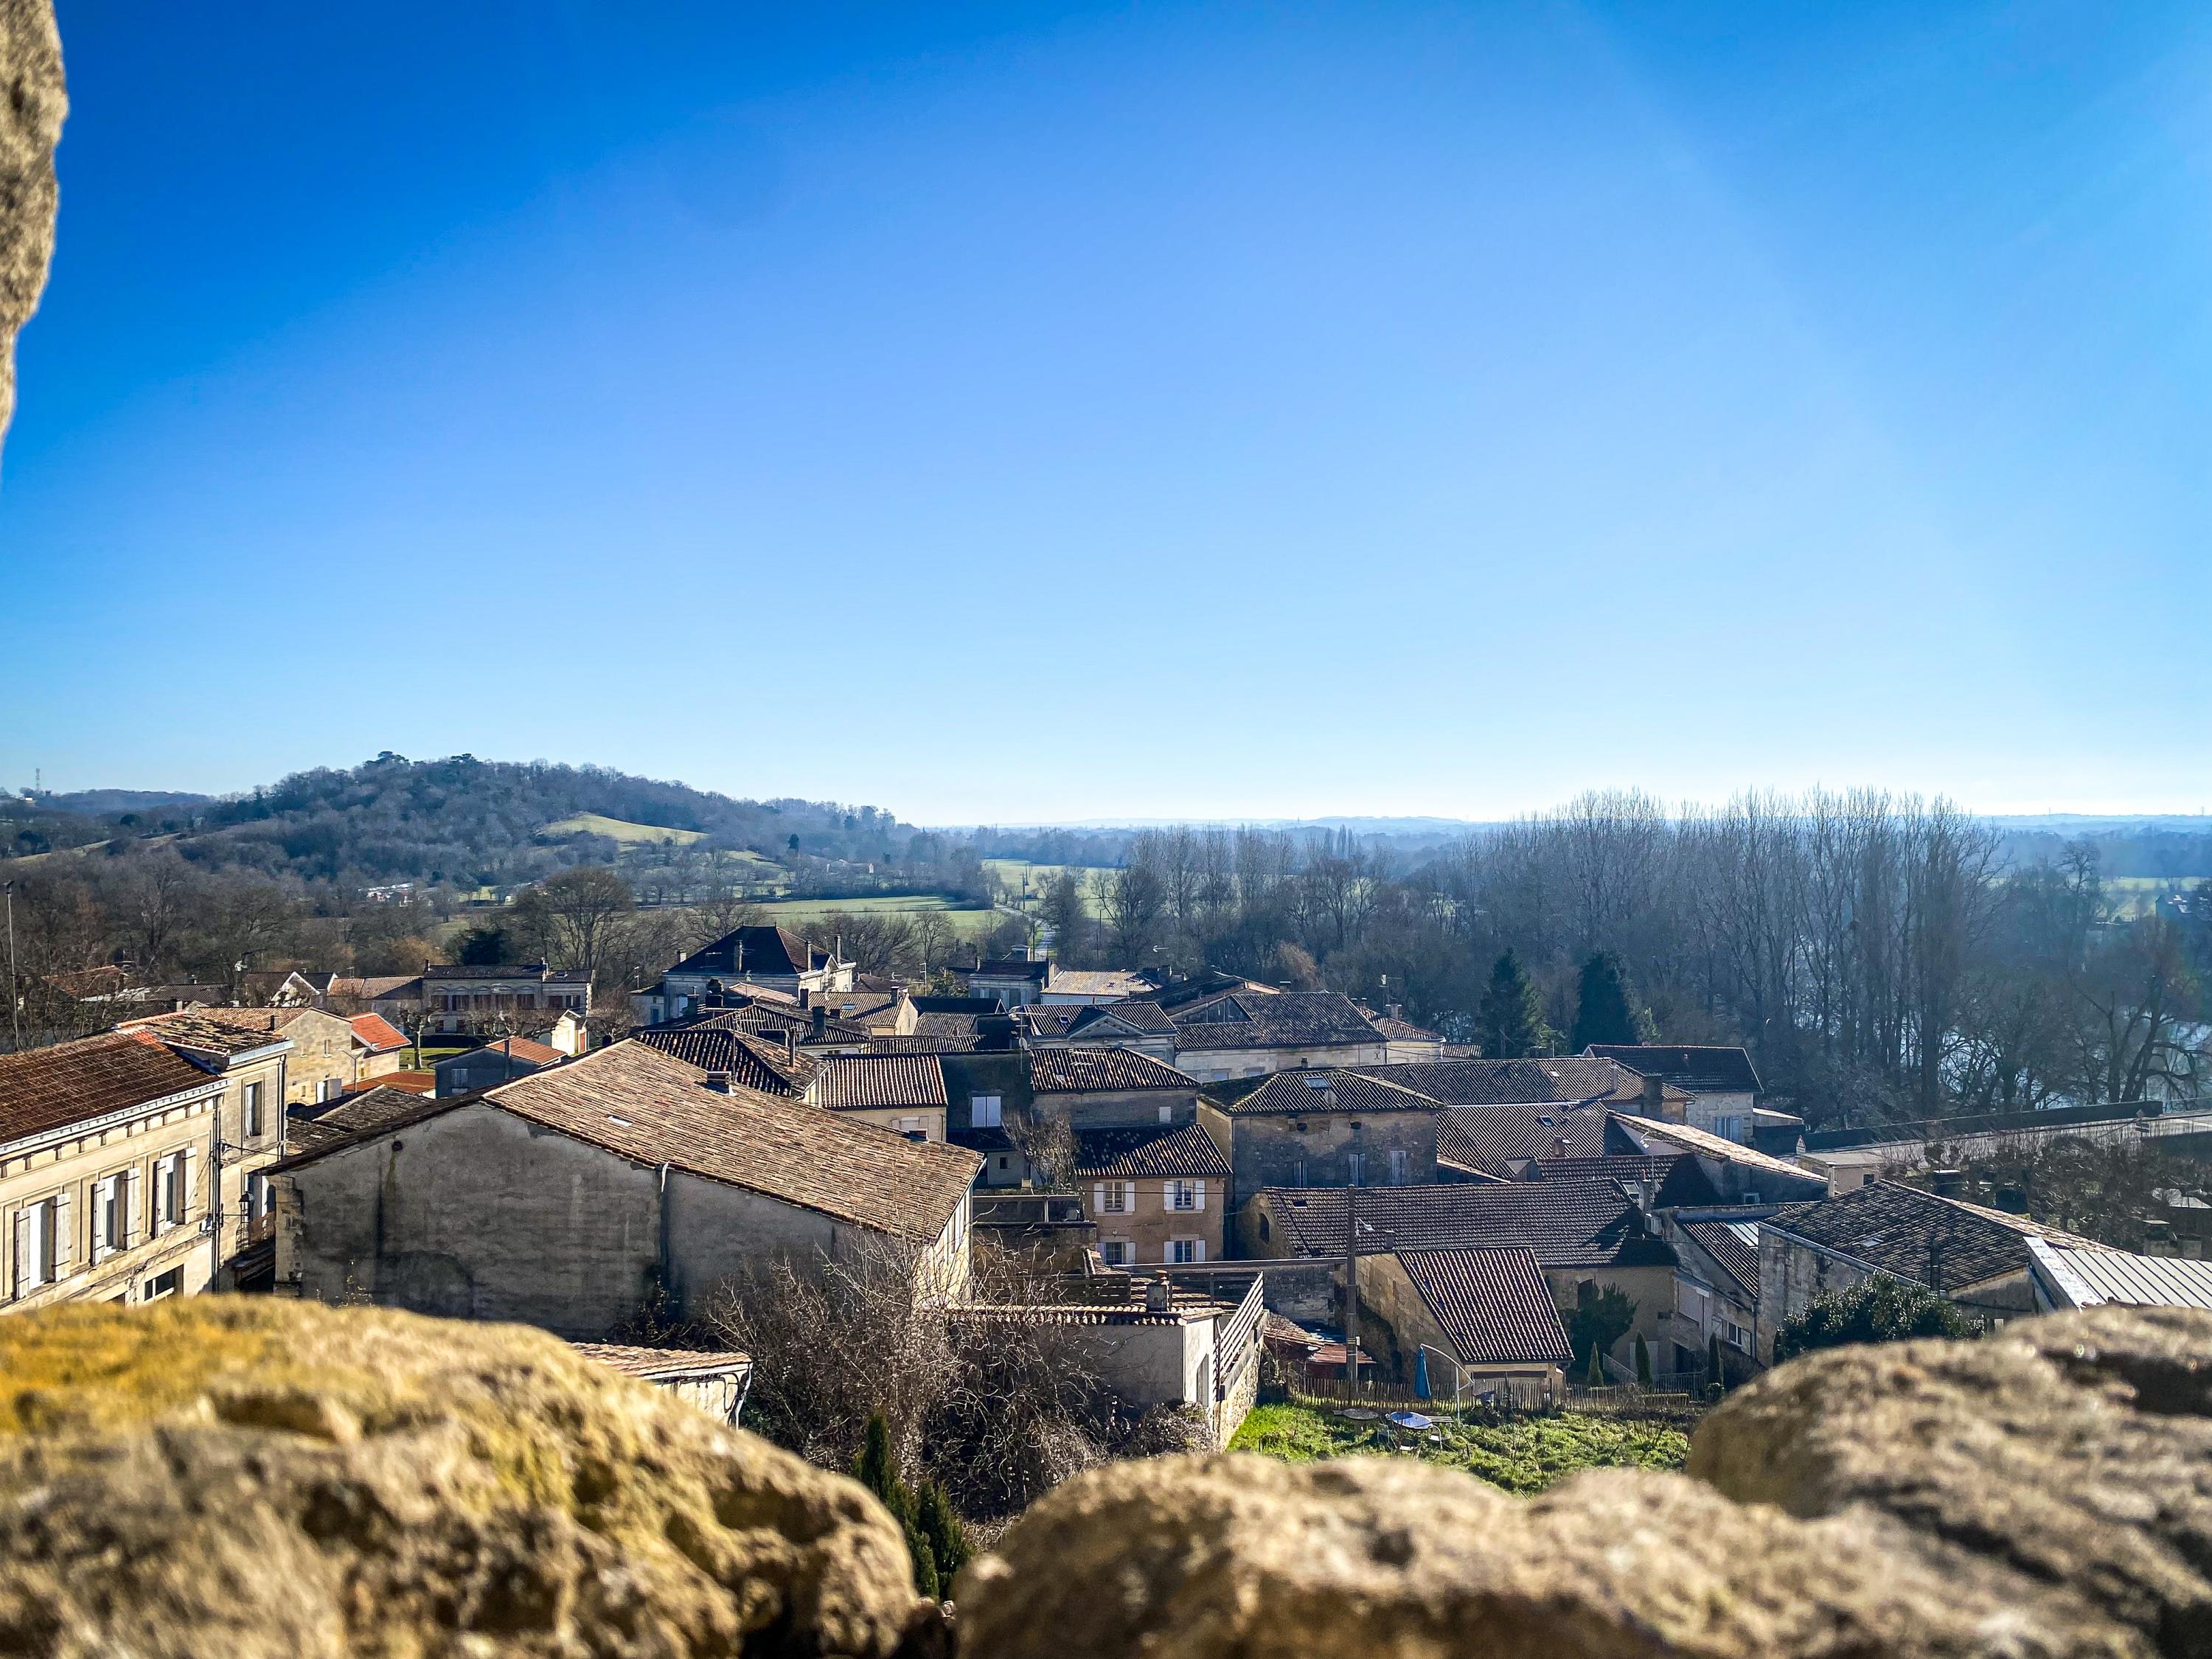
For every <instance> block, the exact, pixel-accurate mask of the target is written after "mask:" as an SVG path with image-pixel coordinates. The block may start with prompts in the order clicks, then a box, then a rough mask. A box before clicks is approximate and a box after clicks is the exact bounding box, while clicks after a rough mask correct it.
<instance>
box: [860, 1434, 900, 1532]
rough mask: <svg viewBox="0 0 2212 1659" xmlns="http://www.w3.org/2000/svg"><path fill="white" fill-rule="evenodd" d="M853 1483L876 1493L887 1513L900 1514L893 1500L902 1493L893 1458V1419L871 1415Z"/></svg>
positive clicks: (896, 1464) (895, 1462)
mask: <svg viewBox="0 0 2212 1659" xmlns="http://www.w3.org/2000/svg"><path fill="white" fill-rule="evenodd" d="M853 1479H854V1480H857V1481H859V1482H860V1484H861V1485H862V1486H866V1488H867V1489H868V1490H869V1491H870V1492H873V1493H875V1495H876V1497H877V1498H878V1499H879V1500H880V1501H881V1502H882V1504H883V1505H884V1508H885V1509H888V1510H891V1512H892V1513H893V1514H896V1513H897V1509H896V1505H895V1504H893V1503H892V1501H891V1500H892V1498H894V1497H895V1496H896V1493H897V1492H898V1489H899V1478H898V1463H897V1461H896V1459H895V1458H893V1457H892V1455H891V1425H890V1419H889V1418H887V1417H885V1416H884V1414H883V1413H881V1412H870V1413H868V1433H867V1439H866V1443H864V1444H862V1446H861V1448H860V1459H859V1461H858V1462H855V1463H854V1465H853Z"/></svg>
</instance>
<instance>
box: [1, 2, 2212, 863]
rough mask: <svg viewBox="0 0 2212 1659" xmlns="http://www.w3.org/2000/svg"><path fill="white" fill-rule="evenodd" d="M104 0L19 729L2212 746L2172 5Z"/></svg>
mask: <svg viewBox="0 0 2212 1659" xmlns="http://www.w3.org/2000/svg"><path fill="white" fill-rule="evenodd" d="M61 13H62V27H63V33H64V50H65V52H66V54H67V58H68V66H69V70H70V82H71V94H72V100H73V112H72V115H71V118H70V125H69V127H68V130H67V131H66V133H65V136H64V145H63V150H62V155H61V163H60V165H61V174H62V192H63V195H62V201H63V207H62V222H61V228H60V242H59V252H58V258H57V259H56V263H55V266H54V273H53V282H52V287H51V288H50V289H49V290H48V294H47V296H46V302H45V305H44V307H43V309H42V311H41V313H40V315H39V316H38V317H37V318H36V319H34V320H33V323H32V324H31V325H30V326H29V328H28V329H27V331H25V334H24V336H23V338H22V341H21V351H20V365H19V366H20V371H21V386H20V397H21V407H20V409H19V411H18V414H17V418H16V424H15V429H14V431H13V433H12V434H11V435H10V436H9V440H8V447H7V450H6V453H5V471H4V475H0V781H4V782H9V783H13V782H16V781H26V782H27V781H29V779H30V776H31V773H32V769H33V768H34V767H39V768H43V769H44V771H45V775H46V781H47V783H48V784H49V786H50V787H65V788H66V787H87V786H94V785H102V786H119V787H168V788H194V789H207V790H226V789H234V788H240V787H249V786H251V785H252V784H254V783H256V782H260V781H268V780H270V779H273V778H275V777H276V776H278V775H282V774H283V773H284V772H287V771H289V770H293V769H299V768H302V767H307V766H311V765H318V764H349V763H353V762H356V761H358V760H362V759H364V758H367V757H369V756H371V755H373V754H374V753H375V752H376V751H377V750H381V749H387V748H389V749H396V750H400V751H401V752H403V753H407V754H413V755H435V754H446V753H453V752H458V751H462V750H466V751H469V752H471V753H475V754H477V755H482V756H487V757H506V758H517V759H526V758H532V757H548V758H552V759H558V760H570V761H598V762H602V763H607V764H611V765H616V766H619V767H622V768H623V769H628V770H632V771H638V772H643V773H647V774H650V775H656V776H663V777H677V778H681V779H683V780H684V781H687V782H690V783H693V784H697V785H700V786H702V787H712V788H719V789H724V790H727V791H730V792H732V793H739V794H753V795H783V794H794V795H805V796H811V797H823V798H829V799H844V800H850V801H866V802H871V803H874V804H878V805H884V806H886V807H889V808H890V809H892V810H894V811H897V812H899V813H900V814H901V815H902V816H903V817H908V818H911V819H918V820H922V821H930V822H952V821H975V820H978V819H994V820H1001V821H1012V820H1021V821H1052V820H1068V819H1077V818H1082V817H1172V816H1177V815H1190V816H1196V817H1241V816H1253V817H1279V816H1303V815H1307V814H1320V813H1329V812H1358V813H1378V814H1380V813H1435V814H1441V815H1453V816H1464V817H1494V816H1498V815H1501V814H1506V813H1510V812H1513V811H1520V810H1522V809H1526V808H1531V807H1535V806H1540V805H1545V804H1547V803H1549V802H1552V801H1553V800H1556V799H1561V798H1564V797H1565V796H1566V795H1568V794H1570V793H1573V792H1574V791H1576V790H1577V789H1580V788H1583V787H1604V786H1614V785H1637V786H1641V787H1645V788H1648V789H1651V790H1653V791H1656V792H1657V793H1662V794H1663V795H1666V796H1668V797H1692V798H1700V799H1717V798H1719V797H1722V796H1724V795H1726V794H1727V793H1729V792H1730V791H1731V790H1734V789H1736V788H1739V787H1802V786H1804V785H1807V784H1810V783H1814V782H1823V783H1826V784H1830V785H1844V784H1850V783H1875V784H1883V785H1888V786H1891V787H1900V788H1912V789H1919V790H1923V791H1929V792H1935V791H1943V792H1947V793H1950V794H1952V795H1953V796H1954V797H1955V798H1957V799H1960V800H1962V801H1964V802H1966V804H1968V805H1972V806H1975V807H1978V808H1980V809H1983V810H1986V811H2045V810H2064V809H2073V810H2081V811H2129V810H2142V811H2153V810H2165V811H2200V810H2203V808H2204V807H2205V806H2206V805H2208V804H2209V803H2212V724H2208V722H2207V721H2206V720H2205V719H2204V718H2203V708H2204V705H2205V700H2206V694H2205V690H2204V687H2205V681H2206V669H2207V665H2208V660H2212V658H2208V636H2207V633H2206V628H2205V623H2206V617H2207V614H2208V611H2207V601H2208V599H2212V544H2209V543H2208V533H2209V532H2212V512H2209V511H2208V509H2212V467H2209V466H2208V465H2207V463H2208V459H2212V213H2208V211H2207V209H2208V207H2212V73H2209V71H2212V13H2208V12H2206V11H2204V10H2203V9H2201V8H2196V7H2190V6H2186V5H2180V4H2171V5H2169V4H2159V3H2142V4H2136V5H2130V6H2126V7H2092V6H2088V5H2083V4H2075V5H2055V4H2034V3H2025V4H2011V5H1961V6H1929V5H1924V4H1916V5H1883V4H1852V5H1836V6H1820V5H1814V4H1804V5H1790V6H1784V7H1777V6H1771V5H1756V4H1744V5H1741V6H1734V7H1730V6H1721V5H1712V4H1699V5H1681V6H1669V5H1663V4H1642V5H1636V6H1624V7H1620V8H1618V9H1614V8H1607V7H1601V6H1574V5H1565V4H1560V5H1544V4H1530V5H1515V6H1446V5H1433V6H1430V5H1411V4H1408V5H1392V6H1368V7H1357V6H1326V5H1323V6H1299V5H1251V6H1214V5H1174V4H1158V5H1152V4H1146V5H1118V6H1115V5H1097V6H1089V7H1084V6H1074V7H1052V6H1047V5H1044V4H1040V3H1028V4H1014V5H1007V6H1003V7H993V6H976V7H969V8H962V7H954V6H946V5H932V6H927V7H916V6H885V7H880V8H841V7H836V6H832V5H827V4H823V5H812V6H804V7H789V6H784V7H775V8H767V7H761V8H752V7H742V6H736V5H719V4H718V5H700V6H697V7H682V6H673V5H671V6H652V5H647V4H642V3H640V4H624V5H622V6H619V7H617V6H614V5H600V6H586V5H582V4H577V3H540V0H531V3H509V4H496V3H480V4H478V3H472V4H470V5H465V6H454V5H450V4H447V5H435V6H433V5H404V4H387V5H381V6H377V7H373V8H372V7H368V6H347V5H327V6H298V5H294V4H261V5H252V4H238V5H233V6H226V7H218V8H198V7H193V8H186V7H148V6H145V5H143V4H139V3H135V0H62V5H61Z"/></svg>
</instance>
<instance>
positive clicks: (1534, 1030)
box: [1481, 951, 1556, 1060]
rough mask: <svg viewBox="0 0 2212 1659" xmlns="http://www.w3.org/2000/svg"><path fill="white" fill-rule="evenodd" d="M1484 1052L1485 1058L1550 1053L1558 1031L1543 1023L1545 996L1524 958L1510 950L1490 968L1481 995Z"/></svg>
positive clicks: (1497, 1058) (1501, 1058)
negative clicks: (1539, 993)
mask: <svg viewBox="0 0 2212 1659" xmlns="http://www.w3.org/2000/svg"><path fill="white" fill-rule="evenodd" d="M1481 1035H1482V1055H1483V1058H1484V1059H1485V1060H1526V1059H1527V1058H1528V1056H1529V1055H1531V1054H1550V1053H1551V1052H1552V1042H1553V1037H1554V1036H1555V1035H1556V1034H1555V1033H1554V1032H1553V1030H1552V1028H1551V1027H1550V1026H1549V1025H1547V1024H1545V1023H1544V1002H1543V999H1542V998H1541V997H1540V996H1538V995H1537V994H1536V983H1535V981H1534V980H1532V979H1530V978H1529V977H1528V969H1525V968H1523V967H1522V965H1521V958H1520V957H1517V956H1516V955H1515V954H1514V953H1513V952H1512V951H1507V952H1506V953H1505V954H1504V956H1502V957H1498V964H1497V966H1496V967H1494V968H1492V969H1491V970H1490V988H1489V989H1488V990H1487V991H1486V992H1484V993H1483V996H1482V1034H1481Z"/></svg>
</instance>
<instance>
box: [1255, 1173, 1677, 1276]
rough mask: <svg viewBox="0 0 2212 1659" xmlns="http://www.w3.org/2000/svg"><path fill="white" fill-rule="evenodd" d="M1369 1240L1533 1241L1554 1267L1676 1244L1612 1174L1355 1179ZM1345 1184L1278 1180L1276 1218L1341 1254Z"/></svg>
mask: <svg viewBox="0 0 2212 1659" xmlns="http://www.w3.org/2000/svg"><path fill="white" fill-rule="evenodd" d="M1355 1190H1356V1193H1357V1201H1358V1209H1359V1223H1360V1233H1359V1237H1360V1248H1361V1249H1363V1250H1370V1249H1372V1250H1391V1249H1396V1250H1399V1251H1405V1250H1431V1249H1437V1250H1455V1249H1486V1248H1501V1249H1529V1250H1534V1252H1535V1253H1536V1260H1537V1261H1540V1262H1541V1263H1542V1264H1543V1265H1544V1266H1545V1267H1636V1266H1643V1265H1647V1264H1652V1263H1661V1262H1669V1261H1673V1260H1674V1252H1673V1251H1672V1250H1670V1249H1668V1247H1667V1246H1666V1245H1665V1244H1664V1243H1662V1242H1661V1241H1659V1240H1657V1239H1654V1238H1648V1237H1645V1236H1644V1229H1643V1218H1642V1217H1641V1216H1640V1215H1639V1214H1638V1212H1637V1208H1636V1206H1635V1204H1634V1203H1633V1202H1632V1201H1631V1200H1630V1199H1629V1198H1628V1197H1627V1195H1626V1194H1624V1193H1623V1192H1622V1191H1621V1190H1620V1187H1618V1186H1617V1185H1615V1184H1614V1183H1613V1182H1610V1181H1530V1182H1482V1183H1480V1184H1479V1185H1460V1186H1443V1187H1361V1188H1356V1189H1355ZM1346 1199H1347V1194H1346V1190H1345V1188H1341V1187H1312V1188H1292V1187H1270V1188H1266V1189H1265V1190H1264V1191H1262V1192H1261V1194H1259V1201H1260V1202H1261V1205H1262V1206H1263V1207H1264V1210H1265V1212H1266V1214H1267V1218H1268V1220H1269V1222H1270V1223H1271V1225H1273V1227H1275V1228H1279V1229H1281V1230H1283V1231H1284V1233H1285V1238H1286V1242H1288V1243H1291V1245H1292V1246H1293V1247H1294V1248H1296V1249H1297V1250H1298V1251H1299V1252H1300V1253H1301V1254H1303V1255H1343V1254H1344V1242H1345V1239H1344V1230H1345V1225H1346V1224H1345V1218H1346V1212H1347V1203H1346Z"/></svg>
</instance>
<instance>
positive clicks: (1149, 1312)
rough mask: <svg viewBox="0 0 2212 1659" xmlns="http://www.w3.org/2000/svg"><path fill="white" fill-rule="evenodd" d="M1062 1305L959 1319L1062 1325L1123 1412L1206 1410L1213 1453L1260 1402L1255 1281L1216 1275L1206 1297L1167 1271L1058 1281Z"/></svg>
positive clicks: (1259, 1305)
mask: <svg viewBox="0 0 2212 1659" xmlns="http://www.w3.org/2000/svg"><path fill="white" fill-rule="evenodd" d="M1062 1284H1063V1285H1064V1286H1065V1287H1066V1290H1067V1291H1068V1295H1067V1297H1066V1300H1064V1301H1058V1302H1049V1303H1036V1304H1025V1305H1016V1304H978V1305H973V1306H968V1307H963V1308H960V1309H957V1310H956V1315H955V1316H956V1318H957V1319H959V1320H961V1321H963V1322H967V1323H969V1324H970V1325H971V1326H972V1327H974V1328H979V1329H981V1330H984V1331H987V1330H988V1329H989V1328H991V1327H992V1326H993V1325H995V1324H1002V1323H1008V1322H1022V1323H1028V1324H1050V1325H1054V1326H1060V1327H1064V1328H1065V1330H1064V1332H1063V1339H1064V1340H1066V1342H1067V1343H1068V1344H1069V1346H1072V1347H1073V1348H1074V1349H1075V1350H1076V1351H1077V1352H1078V1353H1079V1354H1080V1356H1081V1358H1082V1360H1083V1362H1084V1363H1085V1364H1086V1365H1087V1366H1088V1367H1089V1368H1090V1369H1091V1370H1093V1371H1095V1372H1096V1373H1097V1376H1098V1377H1099V1379H1100V1380H1101V1381H1102V1382H1103V1383H1105V1385H1106V1386H1107V1388H1108V1389H1111V1390H1112V1391H1113V1393H1114V1394H1115V1396H1116V1397H1117V1398H1118V1399H1120V1400H1121V1401H1123V1402H1124V1403H1125V1404H1126V1405H1127V1406H1130V1407H1133V1408H1135V1409H1136V1410H1139V1411H1143V1410H1146V1409H1148V1408H1150V1407H1156V1406H1183V1407H1190V1408H1192V1409H1193V1410H1194V1411H1197V1412H1199V1413H1202V1414H1203V1415H1204V1417H1205V1419H1206V1429H1207V1438H1208V1440H1209V1441H1210V1442H1211V1443H1212V1446H1213V1447H1214V1448H1215V1449H1220V1448H1222V1447H1225V1446H1226V1445H1227V1444H1228V1443H1229V1440H1230V1437H1231V1436H1232V1435H1234V1434H1235V1433H1236V1432H1237V1425H1238V1424H1240V1423H1242V1422H1243V1420H1244V1419H1245V1417H1246V1416H1247V1415H1248V1414H1249V1413H1250V1411H1251V1409H1252V1406H1253V1402H1254V1401H1255V1400H1257V1399H1258V1397H1259V1382H1260V1355H1261V1346H1262V1338H1261V1322H1262V1321H1263V1320H1264V1319H1265V1318H1266V1316H1267V1308H1266V1304H1265V1299H1264V1296H1263V1288H1264V1287H1263V1284H1262V1280H1261V1275H1260V1274H1258V1273H1249V1274H1244V1275H1241V1276H1231V1277H1218V1278H1216V1279H1213V1280H1212V1282H1210V1283H1209V1285H1208V1286H1207V1288H1206V1290H1204V1291H1194V1290H1188V1289H1185V1288H1182V1286H1180V1285H1175V1284H1172V1283H1171V1282H1170V1279H1168V1277H1167V1276H1166V1275H1165V1274H1161V1275H1158V1276H1157V1277H1153V1276H1150V1275H1143V1276H1133V1275H1128V1274H1123V1273H1111V1274H1106V1275H1103V1276H1100V1277H1097V1278H1093V1279H1070V1280H1064V1281H1062Z"/></svg>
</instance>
